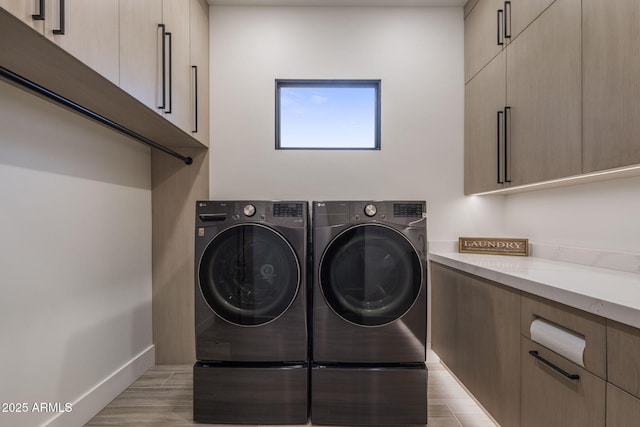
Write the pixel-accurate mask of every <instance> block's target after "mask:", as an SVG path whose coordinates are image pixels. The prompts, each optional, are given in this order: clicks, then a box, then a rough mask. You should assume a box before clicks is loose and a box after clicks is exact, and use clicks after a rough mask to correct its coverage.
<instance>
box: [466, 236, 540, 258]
mask: <svg viewBox="0 0 640 427" xmlns="http://www.w3.org/2000/svg"><path fill="white" fill-rule="evenodd" d="M458 251H459V252H461V253H468V254H487V255H516V256H528V255H529V239H511V238H497V237H460V238H459V239H458Z"/></svg>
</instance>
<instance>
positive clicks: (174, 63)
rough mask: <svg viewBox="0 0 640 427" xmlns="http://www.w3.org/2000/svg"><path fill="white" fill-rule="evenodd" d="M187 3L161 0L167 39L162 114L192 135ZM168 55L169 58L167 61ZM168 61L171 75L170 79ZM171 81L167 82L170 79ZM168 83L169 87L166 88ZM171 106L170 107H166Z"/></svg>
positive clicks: (176, 0)
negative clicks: (165, 79)
mask: <svg viewBox="0 0 640 427" xmlns="http://www.w3.org/2000/svg"><path fill="white" fill-rule="evenodd" d="M189 12H190V7H189V2H187V1H184V0H163V1H162V17H163V21H164V24H165V25H166V31H167V32H168V33H171V36H170V41H169V40H167V49H168V50H167V71H166V72H167V74H166V75H167V85H168V86H167V88H166V90H167V96H168V99H167V102H168V104H169V105H168V106H167V108H165V117H166V118H167V120H169V121H170V122H171V123H173V124H174V125H176V126H178V127H179V128H180V129H182V130H183V131H185V132H186V133H188V134H189V135H191V130H192V129H191V126H192V120H191V108H192V107H191V97H192V96H191V49H190V45H189V43H190V42H189V37H190V30H189V24H190V20H189ZM169 56H170V57H171V60H169ZM169 63H170V65H171V73H170V74H171V78H170V79H169V70H168V67H169ZM169 80H170V81H169ZM169 86H170V87H169ZM169 107H170V108H169Z"/></svg>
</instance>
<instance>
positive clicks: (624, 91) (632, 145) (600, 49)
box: [582, 0, 640, 172]
mask: <svg viewBox="0 0 640 427" xmlns="http://www.w3.org/2000/svg"><path fill="white" fill-rule="evenodd" d="M639 21H640V2H638V1H637V0H619V1H615V2H608V1H602V0H583V1H582V31H583V64H584V65H583V66H584V88H583V93H584V104H583V105H584V107H583V108H584V111H583V114H584V122H583V131H584V172H592V171H598V170H603V169H610V168H616V167H621V166H628V165H633V164H637V163H640V137H639V135H640V120H638V117H640V103H639V102H638V100H639V99H640V77H639V76H640V55H638V42H639V41H640V26H638V22H639Z"/></svg>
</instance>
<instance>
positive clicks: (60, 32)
mask: <svg viewBox="0 0 640 427" xmlns="http://www.w3.org/2000/svg"><path fill="white" fill-rule="evenodd" d="M58 1H59V2H60V3H59V6H60V28H58V29H57V30H53V34H58V35H63V34H64V0H58Z"/></svg>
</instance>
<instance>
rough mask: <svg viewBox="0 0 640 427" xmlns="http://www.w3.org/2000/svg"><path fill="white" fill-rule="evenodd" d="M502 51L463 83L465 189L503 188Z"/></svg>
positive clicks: (465, 190) (503, 73)
mask: <svg viewBox="0 0 640 427" xmlns="http://www.w3.org/2000/svg"><path fill="white" fill-rule="evenodd" d="M505 67H506V62H505V54H504V52H502V53H500V54H499V55H498V56H497V57H495V58H494V59H493V60H492V61H491V62H490V63H489V65H487V66H486V67H485V68H484V69H483V70H482V71H481V72H480V73H478V74H477V75H476V76H475V77H474V78H473V79H471V81H469V82H468V83H467V85H466V86H465V94H464V192H465V194H473V193H480V192H483V191H490V190H498V189H501V188H503V187H504V184H503V183H500V182H499V181H500V180H504V177H502V178H500V177H499V175H501V176H502V175H504V174H503V172H499V171H498V168H499V167H501V168H502V167H503V163H504V156H503V154H504V153H503V151H502V150H499V149H498V138H499V137H500V138H501V141H503V140H504V131H503V130H504V126H503V125H504V106H505V102H506V92H505V89H506V88H505V73H506V68H505Z"/></svg>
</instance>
